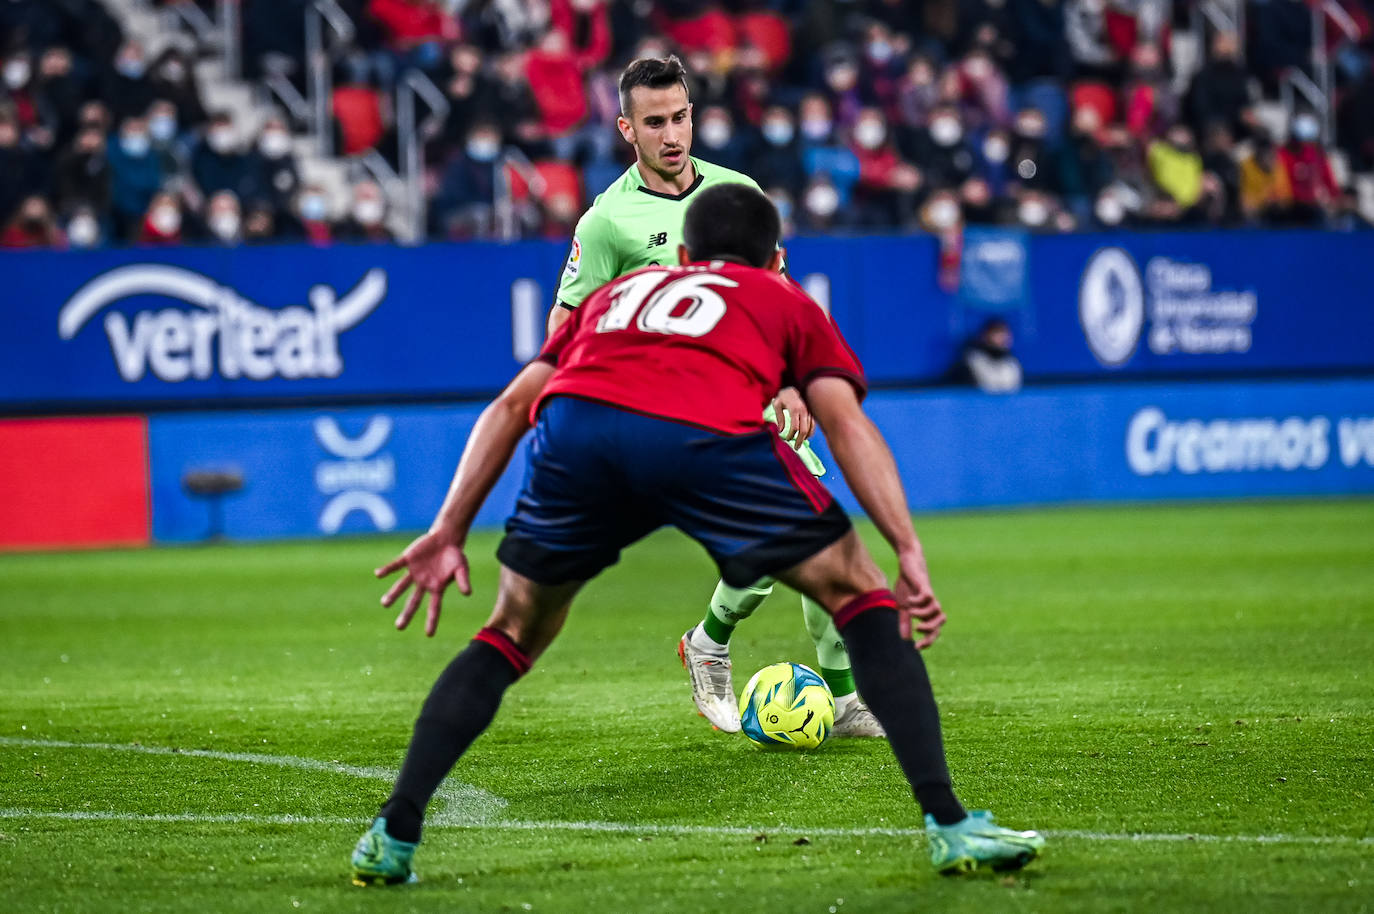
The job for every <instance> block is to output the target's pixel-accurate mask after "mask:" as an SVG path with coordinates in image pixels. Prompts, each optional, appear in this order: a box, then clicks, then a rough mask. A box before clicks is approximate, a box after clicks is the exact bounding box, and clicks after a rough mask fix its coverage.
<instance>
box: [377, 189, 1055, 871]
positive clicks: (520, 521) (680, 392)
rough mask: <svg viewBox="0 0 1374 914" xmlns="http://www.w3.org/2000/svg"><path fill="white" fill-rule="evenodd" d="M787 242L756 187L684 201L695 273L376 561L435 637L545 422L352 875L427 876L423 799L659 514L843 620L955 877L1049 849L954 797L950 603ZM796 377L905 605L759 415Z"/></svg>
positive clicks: (509, 409)
mask: <svg viewBox="0 0 1374 914" xmlns="http://www.w3.org/2000/svg"><path fill="white" fill-rule="evenodd" d="M778 235H779V220H778V215H777V211H776V210H775V209H774V208H773V205H772V204H771V203H770V202H769V201H768V198H767V197H765V196H764V195H763V194H762V193H760V192H759V191H758V190H756V189H754V188H750V187H747V186H744V185H739V184H724V185H721V186H719V187H713V188H709V189H706V190H703V191H702V192H701V193H700V195H699V196H698V198H697V199H696V200H695V201H694V202H693V203H692V205H691V207H690V208H689V210H688V212H687V217H686V221H685V224H684V227H683V238H684V241H685V244H684V245H683V246H682V247H681V248H680V249H679V260H680V261H681V263H682V266H679V267H650V268H647V269H644V270H640V271H637V272H634V273H631V274H629V275H627V276H624V277H622V278H620V279H618V280H616V281H614V282H612V283H610V284H608V285H606V286H603V287H602V288H601V289H599V290H598V291H596V292H595V293H593V294H592V295H591V296H590V297H589V298H588V299H587V300H586V302H584V303H583V305H582V306H581V307H580V308H578V309H577V311H576V312H575V313H574V314H573V315H572V316H571V318H570V319H569V320H568V321H567V322H565V323H564V324H563V326H561V327H559V328H558V330H557V331H556V332H555V333H554V334H553V335H552V336H551V337H550V338H549V340H548V341H547V342H546V343H545V345H544V349H543V351H542V352H541V353H540V355H539V357H538V358H537V359H536V360H535V361H533V362H531V363H530V364H529V365H527V366H526V367H525V368H524V369H523V370H522V371H521V372H520V373H519V374H518V375H516V377H515V379H514V380H513V381H512V382H511V384H510V385H509V386H508V387H507V388H506V390H505V391H504V392H502V394H501V395H500V396H499V397H498V398H497V399H496V401H495V402H494V403H492V404H491V405H490V406H489V407H487V409H486V410H484V411H483V413H482V416H481V418H479V419H478V421H477V424H476V425H475V426H474V428H473V431H472V435H471V436H470V437H469V439H468V442H467V446H466V447H465V449H464V451H463V456H462V459H461V460H460V462H459V465H458V470H457V473H456V474H455V475H454V479H453V484H452V486H451V487H450V489H449V492H448V496H447V497H446V498H445V500H444V503H443V506H442V507H441V508H440V510H439V514H438V516H437V517H436V518H435V521H434V524H433V526H432V527H431V528H430V530H429V532H427V533H425V534H424V535H423V536H421V537H419V538H418V539H416V540H415V541H414V542H413V543H411V544H410V545H409V546H408V547H406V550H405V551H404V552H403V553H402V554H401V555H400V556H398V557H397V558H396V559H394V560H393V561H391V562H389V563H388V564H387V565H385V566H384V567H382V568H380V569H378V572H377V573H378V576H379V577H385V576H387V575H390V574H392V573H394V572H397V571H401V570H403V569H404V573H403V575H402V576H401V578H400V579H399V580H398V581H397V582H396V583H395V584H394V585H393V586H392V587H391V588H390V589H389V590H388V591H387V592H386V595H385V596H384V597H383V598H382V603H383V604H384V605H387V606H391V605H392V604H393V603H395V601H396V600H398V599H399V598H400V597H401V596H402V595H403V594H404V593H405V592H406V590H407V589H409V588H411V587H412V586H413V587H414V590H413V591H412V592H411V594H410V597H409V598H408V599H407V601H406V603H405V606H404V608H403V609H402V610H401V612H400V615H399V616H398V617H397V619H396V626H397V628H405V627H406V626H407V625H408V624H409V622H410V620H411V619H412V618H413V617H414V616H415V614H416V613H417V612H418V611H419V608H420V606H421V604H422V603H423V602H424V597H425V596H426V595H429V597H430V600H429V608H428V612H427V616H426V620H425V632H426V634H429V635H433V634H434V631H435V628H436V626H437V625H438V622H439V613H440V609H441V598H442V596H443V594H444V591H445V590H446V589H447V588H448V586H449V585H450V584H457V586H458V589H459V591H460V592H462V593H464V594H468V593H471V586H470V584H469V580H468V568H467V560H466V558H465V557H464V555H463V545H464V542H465V541H466V538H467V533H468V529H469V528H470V526H471V524H472V520H473V518H474V517H475V516H476V514H477V510H478V508H479V507H480V506H481V504H482V502H483V501H484V500H485V498H486V496H487V495H488V493H490V491H491V488H492V486H493V485H495V483H496V480H497V479H498V478H499V477H500V475H501V473H502V471H503V470H504V469H505V467H506V465H507V463H509V461H510V457H511V454H512V452H513V451H514V449H515V446H516V444H517V443H519V441H520V439H521V438H522V437H523V436H524V434H525V433H526V432H527V431H528V430H529V428H530V425H531V423H533V424H534V426H535V429H534V438H533V441H532V443H531V445H530V457H529V470H528V472H527V475H526V479H525V484H524V487H523V489H522V491H521V493H520V497H519V500H518V502H517V504H516V508H515V512H514V514H512V515H511V517H510V519H509V520H508V521H507V522H506V536H505V538H504V539H503V540H502V542H501V545H500V546H499V548H498V549H497V557H498V558H499V559H500V561H501V566H502V567H501V577H500V587H499V592H498V594H497V598H496V606H495V608H494V609H493V611H492V614H491V616H490V617H489V618H488V620H487V624H486V626H485V627H484V628H482V629H481V630H480V631H479V632H478V633H477V635H476V636H475V637H474V638H473V640H472V642H471V643H469V644H468V646H467V647H466V648H465V649H464V650H463V651H462V653H460V654H459V655H458V656H457V657H456V658H455V659H454V660H453V662H452V663H450V664H449V666H448V667H447V668H446V669H445V670H444V672H443V673H442V674H440V676H439V679H438V680H437V681H436V682H435V684H434V686H433V688H432V689H431V691H430V694H429V697H428V698H427V699H426V700H425V703H424V706H423V707H422V708H421V711H420V716H419V719H418V720H417V721H416V723H415V730H414V734H413V736H412V738H411V743H410V747H409V749H408V750H407V752H406V758H405V761H404V763H403V764H402V766H401V772H400V775H399V776H398V777H397V780H396V785H395V788H394V789H393V791H392V794H391V797H390V799H388V800H387V802H386V804H385V805H384V806H383V807H382V810H381V812H380V813H379V815H378V817H377V819H376V820H375V821H374V822H373V824H372V827H371V829H369V830H368V832H367V833H365V834H364V835H363V837H362V838H361V839H360V840H359V841H358V844H357V846H356V848H355V849H354V852H353V857H352V866H353V878H354V881H355V882H358V883H359V884H375V883H394V882H405V881H409V880H411V879H413V871H412V869H411V859H412V857H413V855H414V852H415V849H416V847H417V845H418V843H419V840H420V830H421V823H422V820H423V817H424V810H425V807H426V805H427V804H428V803H429V800H430V798H431V797H432V796H433V794H434V791H435V790H436V789H437V788H438V786H439V784H440V782H442V780H443V779H444V777H445V776H447V774H448V772H449V771H450V770H451V769H452V768H453V766H454V764H456V763H457V761H458V759H459V757H460V756H461V755H462V754H463V753H464V752H465V751H466V750H467V748H468V747H469V746H470V745H471V744H472V742H473V741H474V740H476V738H477V737H478V735H480V734H481V732H482V731H483V730H484V729H486V727H487V725H488V724H489V723H490V722H491V720H492V719H493V717H494V716H495V714H496V711H497V708H498V706H499V705H500V701H501V697H502V695H503V694H504V692H505V690H506V689H507V688H508V687H509V686H510V685H511V684H513V683H514V682H515V680H517V679H518V678H519V677H520V676H521V675H523V674H524V673H525V672H527V671H528V670H529V668H530V666H531V664H533V663H534V661H535V660H537V659H538V658H539V656H540V654H542V653H543V652H544V650H545V649H546V648H548V646H549V644H550V643H552V641H553V639H554V637H556V636H557V634H558V631H559V629H560V628H562V626H563V622H564V620H565V619H566V618H567V615H568V610H569V607H570V606H571V604H572V600H573V597H574V596H575V595H576V594H577V592H578V590H579V589H581V587H582V585H583V584H585V583H586V582H587V581H588V580H590V579H591V578H593V577H594V576H596V574H598V573H599V572H600V571H602V570H604V569H605V568H607V567H609V566H610V565H612V564H614V563H615V562H616V561H618V560H619V558H620V550H621V549H623V548H624V547H626V546H628V545H630V544H631V543H633V542H635V541H636V540H638V539H640V538H642V537H643V536H645V535H646V534H648V533H650V532H651V531H653V530H655V529H657V528H658V527H661V526H664V525H672V526H675V527H677V528H679V529H680V530H682V531H683V532H684V533H686V534H687V535H688V536H690V537H692V538H693V539H695V540H696V541H697V542H699V543H700V544H701V545H702V546H704V547H705V548H706V550H707V552H708V553H709V554H710V555H711V557H712V558H713V559H714V560H715V562H716V564H717V566H718V567H719V568H720V572H721V577H722V578H723V579H724V580H725V581H726V582H727V583H729V584H731V585H733V586H743V585H745V584H748V583H750V582H753V581H756V580H758V579H759V578H761V577H763V576H764V575H771V576H773V577H776V578H777V579H778V580H780V581H782V582H784V583H785V584H787V585H788V586H790V587H793V588H794V589H796V590H798V591H800V592H802V593H803V594H806V595H807V596H809V597H811V598H812V599H814V600H815V601H817V602H818V603H819V604H820V605H821V606H823V607H825V609H826V610H827V611H828V612H829V613H830V614H831V615H832V617H833V618H834V621H835V625H836V627H837V628H838V629H839V632H840V634H841V636H842V637H843V638H844V641H845V645H846V647H847V648H848V649H849V653H850V656H851V658H852V661H853V668H854V678H855V680H856V681H857V683H858V687H859V690H860V691H861V692H862V693H863V695H864V696H865V697H866V698H867V700H868V704H869V707H870V708H871V709H872V711H873V713H874V714H875V715H876V716H877V718H878V720H879V721H880V722H881V724H882V726H883V727H884V729H885V730H886V731H887V734H888V740H889V744H890V745H891V747H892V751H893V753H894V754H895V755H896V757H897V761H898V763H899V764H900V765H901V767H902V770H903V772H904V773H905V774H906V776H907V780H908V782H909V783H910V785H911V788H912V791H913V793H914V794H915V796H916V800H917V802H918V803H919V805H920V807H921V809H922V811H923V812H924V813H925V823H926V834H927V837H928V841H929V845H930V854H931V861H932V863H933V864H934V866H935V867H936V868H937V869H938V870H940V871H942V872H967V871H969V870H972V869H974V868H976V867H977V866H978V865H979V864H981V863H986V864H990V865H992V866H993V867H995V868H1015V867H1019V866H1023V865H1024V864H1026V863H1027V862H1029V861H1030V860H1032V859H1034V858H1035V857H1036V856H1037V855H1038V853H1039V851H1040V849H1041V847H1042V846H1043V845H1044V839H1043V838H1042V837H1041V836H1040V835H1038V834H1037V833H1035V832H1022V831H1013V830H1011V829H1007V828H1002V827H1000V826H998V825H997V824H996V823H995V822H994V821H993V820H992V817H991V816H990V815H988V814H987V813H986V812H972V813H969V812H966V811H965V809H964V807H963V806H962V805H961V804H960V802H959V800H958V799H957V798H956V797H955V795H954V790H953V787H952V786H951V781H950V775H949V769H948V767H947V766H946V763H945V755H944V745H943V741H942V738H941V735H940V718H939V711H938V710H937V708H936V705H935V698H934V695H933V694H932V692H931V688H930V681H929V679H928V678H927V676H926V670H925V665H924V663H923V662H922V661H921V658H920V654H919V653H918V652H917V650H916V647H915V645H914V644H913V643H912V641H911V634H912V630H913V629H916V630H919V631H921V632H924V633H926V639H925V640H927V641H929V640H933V636H934V635H936V634H937V633H938V632H939V629H940V626H941V625H943V623H944V620H945V616H944V612H943V611H942V610H941V608H940V604H939V602H938V601H937V600H936V599H935V595H934V592H933V591H932V590H931V586H930V577H929V574H928V573H927V571H926V562H925V557H924V554H923V552H922V549H921V544H920V540H919V539H918V538H917V536H916V532H915V530H914V529H913V528H912V525H911V515H910V513H909V511H908V510H907V503H906V496H905V494H904V492H903V491H902V485H901V481H900V479H899V477H898V474H897V467H896V464H895V462H894V461H893V459H892V453H891V451H890V450H889V449H888V447H887V444H886V442H885V441H884V440H883V437H882V435H881V433H879V431H878V430H877V428H876V427H875V426H874V425H873V423H872V422H871V421H870V420H869V419H868V418H867V417H866V416H865V415H864V413H863V410H862V408H861V407H860V400H861V398H862V396H863V394H864V389H865V387H864V379H863V370H862V367H861V366H860V365H859V363H858V360H857V359H856V358H855V356H854V354H853V353H852V352H851V351H850V349H849V347H848V346H847V345H845V343H844V340H843V339H842V338H841V336H840V333H839V331H838V330H837V329H836V328H835V325H834V324H833V323H832V322H831V320H830V318H829V317H828V316H827V315H826V314H825V313H824V312H823V311H822V310H821V308H820V307H819V306H818V305H816V303H815V302H813V301H811V300H810V299H809V298H807V297H806V295H805V293H803V292H802V291H801V290H800V289H798V288H796V287H795V286H793V285H792V284H791V283H789V282H787V281H786V280H785V279H783V278H782V277H780V276H779V275H777V272H776V268H777V265H778V259H779V258H780V257H781V256H782V253H781V251H778V250H777V249H776V246H777V241H778ZM788 384H791V385H795V386H796V387H797V388H798V389H799V390H801V391H802V392H803V393H804V395H805V397H806V399H807V402H808V405H809V406H810V409H811V411H812V413H813V415H814V416H815V417H816V419H817V420H818V421H819V423H820V425H821V428H822V429H823V430H824V431H825V433H826V437H827V439H828V440H829V442H830V446H831V451H832V453H833V454H834V455H835V459H836V461H837V462H838V463H839V464H840V469H841V470H842V471H843V472H844V476H845V480H846V481H847V482H848V483H849V486H850V489H851V490H852V491H853V492H854V494H855V497H857V498H858V500H859V503H860V504H861V505H862V506H863V508H864V510H865V511H866V512H867V513H868V516H869V518H870V519H871V520H872V521H873V523H874V524H875V525H876V526H877V528H878V530H879V532H880V533H881V534H882V535H883V537H884V539H886V540H887V542H888V543H889V544H890V545H891V546H892V548H893V550H894V551H895V552H896V554H897V562H898V567H899V575H898V580H897V584H896V587H895V592H894V590H891V589H889V588H888V583H887V579H886V577H885V576H884V575H883V572H882V571H881V570H880V569H879V568H878V565H877V563H876V562H874V560H873V558H872V556H871V555H870V554H869V553H868V550H867V549H866V548H865V547H864V545H863V543H862V541H861V540H860V539H859V537H858V535H857V534H856V533H855V531H854V529H853V527H852V525H851V524H850V521H849V518H848V517H847V516H846V514H845V513H844V511H843V510H841V508H840V507H839V505H838V503H837V502H836V501H835V500H834V498H833V497H832V496H831V495H830V493H829V492H828V491H827V490H826V489H825V487H824V485H823V484H821V483H820V482H819V481H818V480H816V479H815V478H814V477H813V476H812V475H811V474H810V473H809V472H808V471H807V469H806V467H805V465H804V464H803V463H802V461H801V458H800V457H798V456H797V454H796V452H795V451H793V450H792V449H791V448H790V447H788V446H787V445H786V444H785V443H784V442H783V441H782V439H781V438H780V437H779V436H778V432H777V428H776V426H774V425H772V424H771V423H765V422H764V421H763V419H762V411H763V406H764V404H766V403H768V402H769V400H770V399H771V397H772V396H773V394H774V393H775V392H776V391H777V390H778V389H779V388H781V387H783V386H784V385H788ZM663 391H671V392H672V394H673V395H672V396H670V397H664V396H663V394H662V392H663Z"/></svg>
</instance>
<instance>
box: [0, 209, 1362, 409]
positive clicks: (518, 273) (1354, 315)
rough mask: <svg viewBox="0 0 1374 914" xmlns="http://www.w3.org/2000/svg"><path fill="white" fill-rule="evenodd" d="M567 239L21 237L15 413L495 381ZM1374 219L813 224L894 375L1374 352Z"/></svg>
mask: <svg viewBox="0 0 1374 914" xmlns="http://www.w3.org/2000/svg"><path fill="white" fill-rule="evenodd" d="M564 253H565V250H564V247H563V245H562V244H558V243H552V242H525V243H521V244H516V245H496V244H465V245H451V244H441V245H430V246H426V247H420V248H410V249H406V248H394V247H386V246H363V247H350V246H337V247H331V248H309V247H298V248H297V247H286V248H235V249H208V248H207V249H175V250H166V251H162V250H135V251H97V252H84V253H78V252H23V253H17V252H8V253H0V272H2V273H3V276H4V284H3V288H0V302H2V303H3V304H0V313H3V317H4V319H5V321H6V323H7V325H8V329H9V332H8V333H7V334H5V335H4V336H3V337H0V409H4V408H6V407H8V408H10V409H15V408H24V409H38V408H42V407H44V406H45V405H52V406H57V405H63V406H70V405H73V404H75V405H77V406H82V405H87V404H99V405H111V404H118V405H126V406H127V405H150V404H153V405H156V404H159V403H164V402H176V401H188V400H207V401H208V400H214V401H216V402H224V401H233V400H240V401H242V400H246V399H251V400H259V401H270V400H273V399H281V398H288V399H289V398H295V399H304V398H312V397H313V398H317V397H323V396H336V397H362V396H383V397H391V398H397V399H401V398H405V397H407V396H413V395H424V394H477V393H489V392H492V391H495V390H497V389H499V388H500V387H502V386H503V385H504V384H505V382H506V381H507V380H508V379H509V378H510V376H511V374H512V373H513V372H514V370H515V369H516V368H517V367H518V366H519V365H520V364H521V363H522V362H524V361H525V360H527V359H528V358H530V357H531V356H532V355H533V354H534V353H535V352H536V351H537V349H538V346H539V344H540V342H541V340H542V337H543V322H544V315H545V312H546V311H547V309H548V306H549V304H550V302H551V301H552V297H553V294H554V287H555V283H556V280H557V276H558V273H559V266H560V262H561V260H562V258H563V256H564ZM1371 262H1374V232H1371V233H1353V234H1325V233H1319V232H1266V233H1243V232H1236V233H1221V232H1211V233H1198V234H1192V233H1169V234H1157V235H1126V234H1118V235H1101V236H1094V235H1076V236H1054V237H1034V238H1032V237H1029V236H1026V235H1024V234H1021V233H1017V232H1006V231H982V232H970V233H969V234H968V236H967V238H966V239H965V244H964V248H963V256H962V270H961V282H960V286H959V288H958V289H955V290H948V291H947V290H944V289H942V288H941V287H940V286H939V284H938V282H937V265H938V249H937V245H936V242H935V241H934V240H933V239H931V238H929V237H924V236H922V237H907V238H863V239H858V238H854V239H837V238H825V239H819V238H815V239H805V238H803V239H795V240H794V241H792V242H791V244H790V257H789V263H790V266H791V270H792V272H793V275H794V276H795V277H796V278H797V279H798V280H799V281H800V282H802V283H803V284H804V285H805V286H806V287H807V289H808V290H809V291H811V292H812V294H813V295H815V296H816V297H817V298H818V299H820V300H821V301H822V302H823V303H825V304H827V305H828V306H829V307H830V308H831V310H832V312H833V313H834V315H835V319H836V321H837V322H838V323H839V325H840V327H841V329H843V330H844V332H845V334H846V336H847V337H848V338H849V341H850V343H851V345H853V347H854V349H855V351H856V352H857V353H858V354H859V357H860V358H861V359H862V360H863V362H864V365H865V367H866V369H867V371H868V374H869V377H870V378H871V379H872V380H873V381H875V382H877V383H887V384H895V383H910V382H925V381H931V380H934V379H937V378H940V377H941V376H943V375H944V374H945V373H946V371H947V370H948V368H949V366H950V364H951V361H952V360H953V358H954V356H955V354H956V352H957V351H958V348H959V345H960V343H961V341H962V340H963V339H964V337H965V336H966V335H967V334H968V333H970V332H971V331H972V330H974V329H975V328H976V327H977V326H978V325H979V324H980V323H981V322H982V321H983V320H984V319H986V317H987V316H988V315H989V314H992V313H999V314H1003V315H1006V316H1007V317H1008V318H1009V319H1010V320H1011V323H1012V325H1013V327H1014V329H1015V331H1016V333H1017V346H1016V349H1017V352H1018V354H1019V355H1020V357H1021V359H1022V361H1023V363H1024V365H1025V368H1026V373H1027V376H1028V377H1029V378H1030V379H1032V380H1034V379H1037V378H1062V377H1078V378H1088V379H1091V378H1094V377H1102V378H1105V377H1109V376H1112V375H1114V374H1122V373H1124V374H1129V375H1131V376H1135V377H1151V376H1154V377H1176V376H1186V375H1190V374H1191V375H1198V374H1213V373H1220V374H1224V373H1259V372H1269V373H1277V372H1304V371H1323V372H1329V371H1331V370H1333V369H1343V370H1351V371H1371V370H1374V307H1371V302H1374V280H1372V279H1371V278H1370V277H1371V271H1370V270H1369V269H1368V268H1367V265H1368V264H1369V263H1371Z"/></svg>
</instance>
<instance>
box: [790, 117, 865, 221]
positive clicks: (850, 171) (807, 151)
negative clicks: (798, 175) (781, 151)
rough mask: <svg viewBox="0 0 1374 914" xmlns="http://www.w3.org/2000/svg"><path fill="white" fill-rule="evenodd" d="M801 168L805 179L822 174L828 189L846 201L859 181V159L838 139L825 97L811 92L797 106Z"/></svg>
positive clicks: (841, 203) (808, 180)
mask: <svg viewBox="0 0 1374 914" xmlns="http://www.w3.org/2000/svg"><path fill="white" fill-rule="evenodd" d="M800 123H801V138H800V139H801V154H802V168H804V169H805V170H806V178H807V182H808V183H810V182H811V181H813V180H814V179H816V178H820V177H823V178H825V180H826V185H827V186H828V187H829V188H830V190H833V191H836V192H837V193H838V194H839V197H840V205H841V206H847V205H848V204H849V198H850V194H851V192H852V191H853V188H854V185H855V183H856V182H857V181H858V180H859V158H858V156H856V155H855V154H854V152H853V151H852V150H851V149H850V148H849V147H848V146H846V145H845V144H843V143H842V142H840V137H839V133H838V131H837V130H836V128H835V121H834V119H833V118H832V117H831V110H830V103H829V102H828V101H826V98H825V96H823V95H820V94H818V93H812V94H810V95H807V96H805V97H804V98H802V101H801V108H800Z"/></svg>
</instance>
